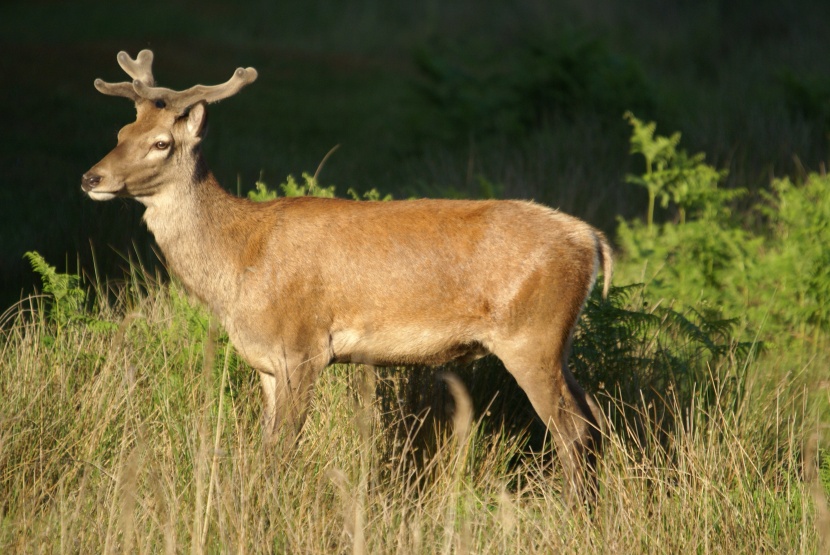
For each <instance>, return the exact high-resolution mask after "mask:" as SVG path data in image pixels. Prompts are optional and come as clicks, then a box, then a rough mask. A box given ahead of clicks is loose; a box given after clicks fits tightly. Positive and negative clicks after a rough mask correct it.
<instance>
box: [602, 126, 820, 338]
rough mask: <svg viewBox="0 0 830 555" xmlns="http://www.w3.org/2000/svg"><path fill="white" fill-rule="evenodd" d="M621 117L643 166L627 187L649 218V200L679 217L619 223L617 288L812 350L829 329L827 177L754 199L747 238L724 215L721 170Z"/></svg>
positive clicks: (782, 182) (777, 183)
mask: <svg viewBox="0 0 830 555" xmlns="http://www.w3.org/2000/svg"><path fill="white" fill-rule="evenodd" d="M626 117H627V119H628V120H629V122H630V123H631V125H632V128H633V131H632V138H631V143H632V146H631V152H632V153H637V154H641V155H642V156H643V158H644V159H645V161H646V169H645V172H644V174H642V175H639V176H628V180H629V181H630V182H633V183H637V184H640V185H643V186H644V187H646V189H648V191H649V218H650V217H651V210H653V204H654V200H655V198H660V199H661V201H662V202H663V204H664V205H668V204H670V203H671V204H673V205H675V206H677V207H678V210H679V213H680V216H681V217H680V219H679V221H678V223H674V222H666V223H662V224H652V225H649V224H648V223H646V224H643V223H642V222H640V221H637V220H635V221H631V222H626V221H622V220H621V221H620V222H619V226H618V228H617V241H618V243H619V245H620V247H621V250H622V251H623V253H624V257H623V258H622V260H621V261H620V264H618V271H617V275H618V277H619V278H620V279H621V280H622V282H623V283H631V282H637V281H640V282H644V283H645V285H646V287H645V292H646V293H645V294H646V295H647V296H648V297H649V298H651V299H665V300H668V301H670V302H672V303H675V305H676V306H678V307H684V308H683V309H684V310H685V308H688V307H697V308H698V309H699V310H702V311H704V312H705V311H711V312H712V313H714V314H725V315H732V316H741V318H742V320H743V322H742V323H743V324H744V325H745V326H746V327H748V328H749V329H750V330H751V332H752V333H753V334H755V333H759V332H760V333H761V336H762V337H763V338H764V339H765V340H767V341H774V342H784V343H787V342H789V341H797V342H802V343H803V342H805V341H806V342H807V343H809V344H811V345H814V346H818V345H819V344H820V343H821V341H822V339H821V337H822V334H823V333H824V332H826V331H828V329H830V251H828V249H827V248H826V245H828V244H830V178H828V177H827V176H825V175H818V174H812V175H809V176H808V178H807V179H806V181H805V182H804V183H802V184H797V183H793V182H792V181H791V180H790V179H788V178H783V179H776V180H774V181H773V183H772V187H771V190H770V191H768V192H762V193H761V197H762V200H763V202H762V203H761V204H760V205H758V206H757V207H756V208H755V210H754V211H753V212H752V214H753V215H755V216H756V217H757V220H758V224H757V225H756V226H755V227H754V228H753V229H752V230H750V229H747V228H745V227H744V226H743V221H742V220H739V219H737V218H735V217H733V214H732V211H731V210H730V207H729V202H730V201H732V200H733V199H734V198H736V197H738V196H740V195H743V194H744V191H743V190H721V189H718V188H717V183H718V181H720V180H721V179H722V178H723V177H724V176H725V172H723V171H718V170H716V169H715V168H712V167H711V166H708V165H706V164H705V163H704V161H703V156H702V155H696V156H691V157H689V156H687V155H686V154H685V152H684V151H682V150H680V149H678V145H679V141H680V135H679V134H678V133H675V134H673V135H672V136H671V137H663V136H655V134H654V131H655V128H656V127H655V125H654V123H649V124H643V123H642V122H640V121H639V120H637V119H636V118H635V117H634V116H633V115H631V114H627V115H626ZM745 218H746V215H744V219H745Z"/></svg>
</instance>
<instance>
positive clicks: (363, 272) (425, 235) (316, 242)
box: [81, 50, 612, 501]
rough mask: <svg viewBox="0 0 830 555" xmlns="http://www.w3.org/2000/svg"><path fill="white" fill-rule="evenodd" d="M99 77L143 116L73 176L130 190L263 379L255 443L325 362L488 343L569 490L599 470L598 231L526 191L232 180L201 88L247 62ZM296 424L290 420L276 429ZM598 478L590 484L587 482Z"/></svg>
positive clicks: (604, 262)
mask: <svg viewBox="0 0 830 555" xmlns="http://www.w3.org/2000/svg"><path fill="white" fill-rule="evenodd" d="M117 61H118V64H119V65H120V66H121V68H122V69H123V70H124V71H125V72H126V73H127V75H128V76H129V77H130V78H131V81H125V82H119V83H110V82H105V81H102V80H101V79H96V80H95V82H94V85H95V88H96V89H97V90H98V91H100V92H101V93H103V94H106V95H111V96H120V97H125V98H128V99H130V100H132V101H133V102H134V103H135V109H136V120H135V121H134V122H133V123H130V124H128V125H126V126H125V127H123V128H122V129H121V130H120V131H119V132H118V138H117V144H116V146H115V148H113V150H112V151H111V152H109V153H108V154H107V155H106V156H104V158H103V159H101V161H100V162H98V163H97V164H95V165H94V166H93V167H92V168H91V169H90V170H89V171H88V172H86V173H85V174H84V175H83V176H82V180H81V189H82V191H83V192H84V193H86V195H88V196H89V197H90V198H91V199H92V200H96V201H106V200H110V199H114V198H132V199H135V200H136V201H138V202H139V203H141V204H143V205H144V207H145V210H144V215H143V221H144V223H145V224H146V226H147V228H148V229H149V231H150V232H151V233H152V235H153V237H154V239H155V241H156V243H157V245H158V247H159V249H160V251H161V253H162V255H163V258H164V261H165V264H166V266H167V268H168V270H169V272H170V273H171V274H172V275H173V276H175V277H176V278H177V279H178V280H179V281H180V282H181V283H182V284H183V286H184V287H185V289H186V290H187V291H188V293H189V294H190V295H192V296H193V297H195V298H196V299H198V300H199V301H200V302H202V303H203V304H204V305H206V306H207V308H208V309H209V311H210V312H211V313H212V314H213V315H214V316H215V317H216V318H217V320H218V321H219V322H220V323H221V325H222V326H223V327H224V328H225V330H226V331H227V333H228V337H229V339H230V341H231V343H232V345H233V347H234V348H235V349H236V351H237V352H238V353H239V355H240V356H241V357H242V359H243V360H244V361H246V362H247V363H248V364H249V365H250V366H251V367H252V368H253V369H254V370H255V371H256V372H257V373H258V374H259V378H260V382H261V387H262V398H263V410H262V426H263V436H264V439H263V441H264V444H266V445H272V444H273V442H275V441H276V440H275V438H277V437H282V436H281V434H285V433H291V434H299V433H300V429H301V427H302V425H303V422H304V421H305V418H306V414H307V411H308V407H309V404H310V398H311V395H312V392H313V386H314V382H315V380H316V379H317V377H318V376H319V374H320V373H321V372H322V371H323V370H324V369H325V368H326V366H328V365H330V364H333V363H352V364H365V365H370V366H413V365H441V364H445V363H447V362H450V361H455V360H462V361H471V360H475V359H477V358H480V357H482V356H485V355H488V354H492V355H495V356H496V357H497V358H498V359H500V361H501V362H502V363H503V365H504V367H505V368H506V369H507V371H508V372H509V373H510V374H511V375H512V376H513V378H515V380H516V381H517V383H518V385H519V386H520V387H521V389H522V390H523V391H524V392H525V393H526V395H527V397H528V399H529V401H530V403H531V405H532V406H533V408H534V410H535V412H536V414H537V415H538V417H539V418H540V419H541V420H542V421H543V422H544V423H545V424H546V426H547V428H548V430H549V435H550V438H551V439H552V443H553V447H554V449H555V451H556V453H557V455H558V458H559V459H560V461H561V466H562V473H563V488H562V490H563V494H564V497H565V498H566V499H570V500H572V501H574V500H576V501H579V500H580V499H585V498H586V496H588V495H589V494H590V491H591V490H592V488H595V485H596V463H597V460H598V457H599V456H600V450H601V439H602V427H603V426H602V413H601V411H600V410H599V407H598V406H597V403H596V402H595V401H594V400H593V398H592V397H591V396H590V395H589V394H587V393H586V392H585V390H583V388H582V387H581V386H580V385H579V383H578V382H577V381H576V379H575V378H574V376H573V374H572V373H571V371H570V369H569V366H568V357H569V353H570V350H571V343H572V341H573V336H574V330H575V328H576V325H577V320H578V318H579V316H580V313H581V312H582V309H583V307H584V305H585V303H586V300H587V298H588V296H589V294H590V293H591V291H592V290H593V288H594V285H595V282H596V280H597V276H598V273H599V272H600V271H601V272H602V273H603V275H604V283H603V291H602V293H603V297H605V296H607V294H608V290H609V284H610V281H611V273H612V250H611V247H610V245H609V242H608V240H607V239H606V237H605V236H604V235H603V233H602V232H601V231H599V230H597V229H595V228H594V227H592V226H590V225H589V224H587V223H585V222H584V221H582V220H580V219H578V218H575V217H573V216H569V215H567V214H565V213H563V212H561V211H558V210H554V209H551V208H549V207H546V206H543V205H541V204H538V203H535V202H532V201H526V200H442V199H414V200H395V201H386V202H381V201H352V200H345V199H336V198H335V199H326V198H314V197H284V198H278V199H275V200H272V201H269V202H264V203H259V202H253V201H251V200H248V199H244V198H240V197H237V196H234V195H232V194H230V193H229V192H227V191H226V190H225V189H224V188H223V187H222V186H221V185H220V184H219V183H218V181H217V179H216V178H215V177H214V175H213V174H212V173H211V171H210V170H209V169H208V166H207V163H206V162H205V159H204V156H203V153H202V148H201V145H202V141H203V139H204V138H205V134H206V130H207V109H206V107H207V105H208V104H211V103H215V102H218V101H220V100H224V99H226V98H228V97H230V96H233V95H235V94H237V93H238V92H239V91H240V90H241V89H242V88H243V87H245V86H247V85H249V84H251V83H253V82H254V81H255V80H256V79H257V75H258V74H257V71H256V70H255V69H253V68H250V67H249V68H238V69H236V71H235V72H234V73H233V75H232V77H231V78H230V79H229V80H228V81H227V82H225V83H223V84H220V85H213V86H204V85H195V86H193V87H191V88H189V89H186V90H183V91H174V90H171V89H167V88H163V87H159V86H157V85H156V83H155V79H154V77H153V72H152V63H153V53H152V51H150V50H142V51H141V52H139V54H138V55H137V57H136V58H135V59H133V58H132V57H131V56H130V55H129V54H127V53H126V52H123V51H122V52H120V53H119V54H118V56H117ZM286 430H288V432H286ZM592 484H593V486H592Z"/></svg>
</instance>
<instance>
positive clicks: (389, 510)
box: [0, 280, 830, 553]
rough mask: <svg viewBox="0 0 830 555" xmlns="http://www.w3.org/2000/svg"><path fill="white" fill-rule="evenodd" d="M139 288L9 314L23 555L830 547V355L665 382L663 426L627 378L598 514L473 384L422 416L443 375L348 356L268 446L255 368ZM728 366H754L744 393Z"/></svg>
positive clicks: (475, 374)
mask: <svg viewBox="0 0 830 555" xmlns="http://www.w3.org/2000/svg"><path fill="white" fill-rule="evenodd" d="M138 281H139V280H136V283H138ZM141 281H144V282H145V283H146V280H141ZM139 289H141V290H143V292H142V293H136V292H134V293H127V292H124V293H122V295H121V297H120V298H119V299H118V300H117V301H116V302H115V303H113V304H112V305H108V304H101V305H99V306H97V307H96V308H95V309H93V310H91V311H88V312H87V313H86V315H87V317H88V318H90V319H89V320H88V321H86V322H84V323H82V324H81V323H74V324H71V323H70V324H67V325H65V326H63V327H55V326H54V322H50V321H49V319H48V317H47V316H46V315H48V314H49V310H48V309H47V307H45V306H41V307H38V302H39V301H38V300H37V299H33V300H32V301H29V302H28V303H27V304H26V305H24V306H22V307H21V308H22V310H21V311H20V312H19V313H17V314H16V315H12V316H11V318H12V322H11V325H9V322H7V325H6V326H5V328H6V329H7V330H8V331H7V332H6V333H5V334H4V336H3V341H2V351H0V364H2V365H3V367H4V368H6V369H12V368H14V369H15V371H14V372H9V371H4V372H3V373H2V374H0V393H2V396H3V399H4V402H3V404H2V408H0V423H2V426H0V499H2V500H3V501H2V503H0V546H2V547H3V550H4V552H7V553H11V552H18V553H28V552H33V551H39V552H60V553H63V552H100V553H110V552H133V553H156V552H161V551H164V552H167V553H175V552H180V551H185V550H190V551H191V552H196V553H200V552H228V551H237V552H261V551H263V550H269V551H274V552H278V553H332V552H335V553H342V552H354V553H505V552H511V553H551V552H573V553H585V552H642V553H677V552H682V551H695V552H730V553H752V552H775V553H815V552H818V551H819V549H820V547H819V546H820V541H822V537H823V538H824V539H823V541H825V542H826V541H827V540H828V536H829V535H830V520H828V519H830V515H828V513H827V504H826V499H825V495H826V494H825V490H824V489H823V488H822V487H821V485H820V481H819V480H818V477H817V476H816V474H815V472H816V456H817V451H816V449H817V440H818V438H819V437H820V432H821V430H820V424H819V422H818V421H817V420H816V419H817V416H818V413H817V412H816V407H817V405H816V403H817V402H819V403H820V402H823V403H825V404H826V403H827V400H828V399H827V396H828V394H830V389H828V388H827V386H826V378H825V376H824V369H825V368H826V363H827V361H826V359H820V358H817V357H811V358H809V359H806V360H798V361H797V360H794V359H792V358H790V359H788V360H781V359H779V358H767V359H764V360H762V361H758V360H748V359H744V361H745V362H744V363H739V362H736V361H737V360H740V359H741V357H738V356H733V357H726V358H724V359H723V361H722V362H720V363H719V364H718V365H717V366H714V367H711V368H710V370H711V380H712V382H710V383H709V384H707V383H699V384H698V387H699V388H700V390H699V391H698V392H697V393H693V394H692V395H691V396H690V397H689V398H688V400H687V401H679V400H677V399H679V397H680V396H679V395H678V396H676V397H673V395H672V392H671V390H669V391H664V392H662V395H663V399H664V400H665V401H666V403H667V405H666V407H667V408H668V409H669V413H670V414H668V415H666V414H663V416H661V417H660V418H657V414H658V412H660V411H659V410H658V409H657V407H656V406H655V405H654V404H653V402H649V403H648V404H645V403H638V402H637V401H636V400H632V399H631V398H630V397H629V396H628V395H623V394H621V393H620V391H621V388H622V387H624V383H625V381H624V380H621V384H622V385H621V386H620V390H619V391H618V390H617V389H616V388H614V387H612V386H611V385H610V384H609V386H608V388H607V389H604V390H600V391H599V393H598V398H599V400H600V402H601V404H602V405H603V406H604V408H605V410H606V412H607V413H608V414H617V415H618V416H619V415H621V414H623V413H625V414H627V416H626V417H625V418H624V419H620V418H616V419H615V420H614V422H615V423H614V426H613V428H612V429H610V430H609V431H608V433H607V436H606V440H605V441H606V453H605V457H604V458H603V460H602V463H601V466H600V494H599V498H598V502H597V504H596V506H595V507H594V508H593V509H592V510H591V511H586V510H579V509H578V510H575V511H572V510H569V509H567V508H566V507H564V506H563V505H562V503H561V500H560V496H559V490H560V486H559V482H558V471H557V464H556V460H555V458H553V459H552V458H551V456H550V453H549V452H548V453H545V452H538V451H533V450H529V448H528V446H527V443H526V440H527V437H526V434H524V433H521V429H522V426H523V424H522V419H521V418H519V419H518V421H517V420H516V419H515V417H514V420H513V421H512V424H511V425H510V426H505V427H502V426H500V425H499V420H498V418H497V417H496V416H495V415H494V414H492V413H498V411H496V410H493V411H492V413H491V412H490V411H480V410H473V409H472V408H471V406H470V405H471V404H470V402H469V400H468V399H466V398H465V393H464V392H463V391H461V392H455V393H454V390H453V389H450V391H449V393H447V392H444V393H443V398H445V399H446V398H447V397H449V396H451V395H452V394H453V393H454V394H455V395H456V398H455V403H454V404H455V410H453V411H451V413H452V414H451V416H450V417H449V418H448V419H447V420H448V422H446V423H445V424H446V425H445V426H438V427H435V426H433V425H432V424H431V420H430V418H429V417H428V414H429V413H423V412H421V413H420V417H418V418H416V417H413V416H411V413H412V411H413V410H417V406H418V405H419V403H420V406H421V407H422V408H423V407H425V406H428V405H425V404H424V399H434V398H436V393H435V392H436V391H437V389H436V383H435V382H436V380H437V378H436V375H435V374H433V373H432V372H431V371H428V370H425V369H421V370H419V371H415V372H414V373H402V372H401V371H398V370H384V371H383V372H381V373H379V374H378V375H377V376H375V375H374V374H373V373H371V372H367V371H366V370H365V369H363V368H360V367H355V366H335V367H333V368H331V369H330V370H329V371H328V372H326V373H325V374H324V377H323V379H322V380H321V382H320V383H319V387H318V388H317V392H316V396H315V400H314V408H313V411H312V414H311V416H310V420H309V422H308V423H307V426H306V428H305V430H304V433H303V435H302V437H301V438H300V439H299V441H298V442H297V443H296V444H291V443H290V442H288V441H285V442H283V443H280V444H278V445H277V447H275V448H273V449H270V450H268V451H264V450H263V448H262V445H261V442H260V430H259V403H258V402H257V400H258V397H259V386H258V384H257V383H255V381H254V377H253V375H252V373H251V372H250V370H248V369H247V367H245V366H244V365H243V364H241V363H240V362H239V361H238V359H237V358H236V356H235V355H234V353H233V350H232V349H230V348H229V347H228V346H227V343H226V340H225V339H224V338H222V336H221V334H219V335H217V333H216V332H215V331H211V328H210V326H209V325H208V319H207V318H206V316H205V315H204V314H203V313H202V312H201V311H200V310H199V309H198V308H196V307H194V306H192V305H190V304H189V303H188V302H187V300H186V298H185V297H183V294H182V292H181V291H180V290H179V289H178V288H176V287H172V288H170V287H167V286H160V285H155V284H151V285H150V286H149V287H142V288H138V287H136V288H134V289H133V290H134V291H139ZM741 364H747V365H748V367H746V368H741V367H740V365H741ZM491 366H492V365H491ZM488 372H489V373H488ZM492 372H493V369H492V368H487V367H486V365H485V366H484V367H479V368H477V369H472V370H471V369H466V370H462V371H461V375H462V376H463V377H464V379H465V381H467V383H472V384H473V385H475V382H476V379H479V380H481V379H487V380H492V379H494V378H495V379H497V378H498V377H497V376H494V375H493V374H492ZM502 372H503V371H502ZM718 376H733V377H734V376H744V378H743V379H742V384H741V385H742V387H741V388H740V389H741V392H740V394H738V393H737V390H736V389H735V388H732V387H730V386H729V381H728V380H727V381H721V380H719V379H718ZM821 383H823V384H825V385H824V386H823V390H822V391H815V390H814V389H813V388H814V385H815V384H821ZM811 384H812V385H811ZM461 389H463V386H462V388H461ZM491 391H492V390H491ZM707 392H708V394H711V395H709V398H707ZM416 397H418V398H420V400H417V399H415V398H416ZM437 397H439V398H441V395H438V396H437ZM822 397H823V400H822V399H821V398H822ZM413 399H415V400H413ZM673 399H674V400H673ZM481 400H482V399H478V401H481ZM441 402H443V401H441ZM522 403H524V404H525V405H527V401H526V400H522V399H520V398H519V397H517V396H515V395H514V396H513V397H512V398H510V399H508V404H509V405H510V406H511V407H512V408H513V410H514V411H515V410H516V407H517V406H519V407H521V406H522ZM438 404H439V405H440V402H439V403H438ZM433 408H434V409H437V412H438V413H440V412H441V407H440V406H437V407H436V406H433ZM527 414H528V413H527V412H525V416H527ZM524 422H525V423H527V422H529V421H528V420H525V421H524ZM422 426H424V427H426V428H427V429H428V431H423V433H420V434H419V430H421V427H422ZM824 545H825V548H826V546H827V545H826V543H825V544H824Z"/></svg>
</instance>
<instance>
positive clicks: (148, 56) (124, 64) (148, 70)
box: [117, 49, 156, 87]
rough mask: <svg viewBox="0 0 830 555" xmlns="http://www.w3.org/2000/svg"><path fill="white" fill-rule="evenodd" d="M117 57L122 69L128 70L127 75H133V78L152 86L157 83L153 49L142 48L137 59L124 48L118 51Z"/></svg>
mask: <svg viewBox="0 0 830 555" xmlns="http://www.w3.org/2000/svg"><path fill="white" fill-rule="evenodd" d="M117 59H118V65H120V66H121V69H123V70H124V71H125V72H127V75H129V76H130V77H132V78H133V80H138V81H141V82H142V83H144V84H146V85H148V86H150V87H152V86H153V85H155V84H156V80H155V79H154V78H153V51H152V50H146V49H145V50H142V51H141V52H139V53H138V56H136V57H135V60H133V59H132V58H131V57H130V55H129V54H127V53H126V52H124V51H123V50H122V51H121V52H119V53H118V58H117Z"/></svg>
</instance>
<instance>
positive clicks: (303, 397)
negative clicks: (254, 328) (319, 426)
mask: <svg viewBox="0 0 830 555" xmlns="http://www.w3.org/2000/svg"><path fill="white" fill-rule="evenodd" d="M327 364H328V358H323V357H320V356H317V357H314V356H309V355H306V354H298V355H295V356H290V357H287V358H286V359H285V360H284V361H283V363H282V364H277V365H274V367H273V368H271V369H269V370H260V371H259V378H260V384H261V385H262V399H263V411H262V426H263V428H262V432H263V440H264V442H265V444H266V445H272V444H274V443H275V442H276V440H277V439H278V438H279V437H280V435H281V434H282V433H285V434H287V435H289V436H291V439H295V438H296V437H297V435H299V433H300V430H301V429H302V427H303V424H304V423H305V419H306V414H307V412H308V406H309V404H310V402H311V395H312V392H313V391H314V382H315V381H316V380H317V376H318V375H319V374H320V371H321V370H322V369H323V368H325V366H326V365H327Z"/></svg>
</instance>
